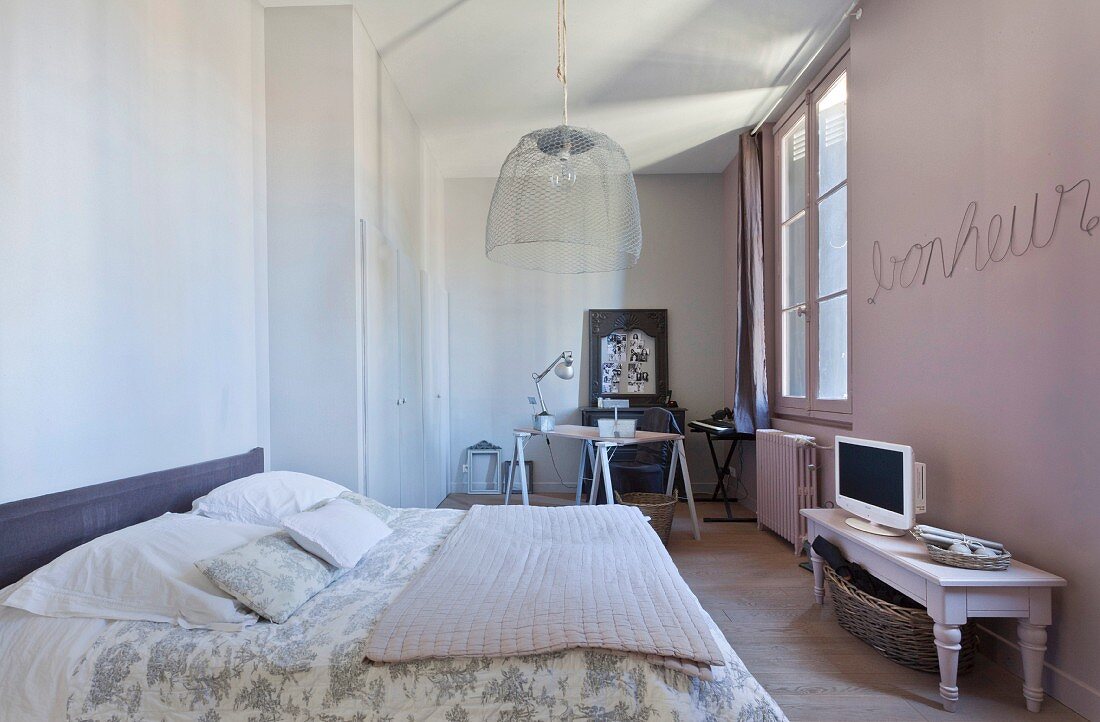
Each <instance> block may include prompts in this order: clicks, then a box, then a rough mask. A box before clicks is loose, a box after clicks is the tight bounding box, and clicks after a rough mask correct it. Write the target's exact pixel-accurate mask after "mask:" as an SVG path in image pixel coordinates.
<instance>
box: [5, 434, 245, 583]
mask: <svg viewBox="0 0 1100 722" xmlns="http://www.w3.org/2000/svg"><path fill="white" fill-rule="evenodd" d="M263 470H264V450H263V449H261V448H255V449H253V450H252V451H249V452H247V453H245V454H238V455H237V456H227V457H226V458H224V459H215V460H214V461H204V462H202V463H200V464H192V465H190V466H181V467H179V468H178V469H168V470H167V471H155V472H153V473H151V474H142V475H141V476H133V477H130V478H129V479H119V480H117V481H108V482H105V483H103V484H96V485H95V486H84V487H81V488H78V489H72V490H70V491H60V492H57V493H56V494H47V495H45V496H38V497H35V498H33V499H22V500H20V501H13V502H10V503H8V504H0V588H2V587H6V586H7V585H9V584H11V583H13V582H17V581H19V580H20V579H22V578H23V577H24V576H26V575H27V574H29V573H30V572H32V571H34V570H35V569H37V568H39V567H40V566H42V565H44V564H48V563H49V562H51V561H53V560H54V559H56V558H57V557H59V556H61V555H62V554H64V553H65V552H67V551H69V550H70V549H72V548H74V547H78V546H80V545H81V544H84V543H85V542H88V541H91V540H92V539H95V538H96V537H98V536H101V535H103V534H108V533H110V532H113V531H117V530H119V529H122V528H123V527H128V526H132V525H134V524H138V523H140V522H143V521H147V520H149V519H152V518H154V517H158V516H160V515H161V514H164V513H165V512H169V511H172V512H185V511H190V509H191V502H193V501H194V500H195V499H197V498H199V497H200V496H202V495H204V494H206V493H208V492H209V491H210V490H211V489H213V488H215V487H218V486H221V485H222V484H225V483H226V482H230V481H233V480H234V479H240V478H241V477H244V476H249V475H250V474H255V473H258V472H261V471H263Z"/></svg>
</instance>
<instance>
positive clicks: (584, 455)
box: [573, 441, 591, 506]
mask: <svg viewBox="0 0 1100 722" xmlns="http://www.w3.org/2000/svg"><path fill="white" fill-rule="evenodd" d="M589 443H591V442H588V441H585V442H584V443H582V444H581V463H580V468H579V469H578V470H577V498H576V499H575V500H574V501H573V504H574V505H575V506H580V504H581V493H582V492H584V470H585V468H586V466H587V465H586V464H585V463H584V462H585V461H586V460H587V459H588V444H589Z"/></svg>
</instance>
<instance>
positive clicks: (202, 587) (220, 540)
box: [0, 514, 271, 631]
mask: <svg viewBox="0 0 1100 722" xmlns="http://www.w3.org/2000/svg"><path fill="white" fill-rule="evenodd" d="M270 533H271V528H270V527H264V526H256V525H252V524H237V523H232V522H226V521H221V520H217V519H207V518H205V517H201V516H196V515H194V514H165V515H164V516H160V517H157V518H156V519H150V520H149V521H146V522H142V523H141V524H135V525H134V526H131V527H127V528H125V529H120V530H119V531H116V532H112V533H110V534H104V535H103V536H101V537H98V538H96V539H93V540H92V541H90V542H88V543H86V544H82V545H80V546H78V547H77V548H75V549H70V550H69V551H67V552H65V553H64V554H62V555H61V556H60V557H58V558H57V559H54V560H53V561H52V562H50V563H49V564H47V565H46V566H44V567H42V568H41V569H38V570H36V571H34V572H31V573H30V574H28V575H27V576H26V577H24V578H23V579H22V580H20V581H18V582H16V583H15V584H13V585H12V586H10V587H8V588H7V589H6V590H4V592H3V594H2V595H0V604H3V605H5V606H8V607H15V608H16V609H25V610H26V611H28V612H32V613H34V614H39V615H42V616H44V617H90V618H94V619H129V620H144V621H150V622H171V623H174V624H178V625H180V626H181V627H186V628H188V629H190V628H206V629H216V630H221V631H237V630H240V629H243V628H244V627H247V626H248V625H250V624H254V623H255V622H256V620H257V617H256V615H255V614H252V613H251V612H249V611H248V610H247V609H246V608H245V607H243V606H242V605H240V604H239V603H238V602H237V601H236V600H235V599H233V598H232V597H231V596H230V595H228V594H226V593H224V592H223V591H222V590H220V589H218V587H217V586H216V585H215V584H214V583H213V582H211V581H210V580H209V579H207V578H206V577H205V576H204V575H203V574H202V572H200V571H199V570H198V569H197V568H196V567H195V562H197V561H198V560H200V559H205V558H207V557H210V556H213V555H215V554H221V553H222V552H225V551H228V550H230V549H234V548H236V547H239V546H241V545H242V544H246V543H248V542H250V541H253V540H254V539H259V538H260V537H262V536H265V535H267V534H270Z"/></svg>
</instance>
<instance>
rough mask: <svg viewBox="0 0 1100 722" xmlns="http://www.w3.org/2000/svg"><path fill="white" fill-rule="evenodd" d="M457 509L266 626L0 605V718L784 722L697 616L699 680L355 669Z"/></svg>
mask: <svg viewBox="0 0 1100 722" xmlns="http://www.w3.org/2000/svg"><path fill="white" fill-rule="evenodd" d="M464 513H465V512H460V511H452V510H406V511H404V512H402V514H401V515H400V516H399V517H398V518H397V519H395V520H394V521H393V522H392V526H393V527H394V534H392V535H390V537H388V538H387V539H385V540H383V541H382V542H380V543H379V544H378V545H377V546H376V547H375V548H374V549H372V550H371V551H370V552H369V553H368V555H367V556H366V557H364V559H363V560H362V561H361V562H360V564H359V565H358V566H357V567H356V568H355V569H353V570H352V571H351V572H349V573H348V574H347V575H345V576H344V577H343V578H342V579H340V580H339V581H337V582H335V583H333V584H332V585H330V586H329V587H328V588H327V589H325V590H324V591H323V592H321V593H320V594H318V595H317V596H315V597H314V598H313V599H311V600H310V601H308V602H307V603H306V604H305V605H304V606H303V607H302V608H301V609H300V610H299V611H298V612H297V613H296V614H295V615H294V616H292V617H291V618H290V620H288V621H287V622H286V623H285V624H281V625H276V624H270V623H260V624H256V625H253V626H252V627H249V628H247V629H245V630H242V631H240V632H232V633H227V632H215V631H210V630H189V629H183V628H181V627H177V626H174V625H171V624H163V623H155V622H117V621H116V622H106V621H102V620H88V619H49V618H44V617H36V616H34V615H31V614H27V613H24V612H20V611H18V610H12V609H7V608H0V659H4V660H5V664H3V665H0V718H2V719H5V720H7V719H18V720H26V721H32V720H87V721H89V722H92V721H96V720H104V721H105V720H148V719H156V720H195V719H197V720H205V721H208V722H213V721H215V720H217V721H218V722H235V721H237V720H240V721H242V722H244V721H245V720H286V721H297V720H302V721H306V720H326V721H329V722H338V721H340V720H349V721H351V720H357V721H360V722H364V721H378V722H381V721H382V720H394V719H401V720H480V719H524V720H541V719H547V720H549V719H563V718H564V719H576V718H586V719H591V718H605V719H680V720H694V719H699V720H760V721H762V722H769V721H771V720H783V719H785V718H784V717H783V713H782V712H781V711H780V710H779V708H778V706H776V704H775V703H774V701H773V700H772V699H771V697H770V696H769V695H768V694H767V693H766V692H765V691H764V689H763V688H762V687H761V686H760V685H759V684H758V683H757V681H756V680H755V679H754V678H753V677H752V675H751V674H750V673H749V672H748V670H747V669H746V668H745V666H744V665H743V664H742V663H741V661H740V659H738V657H737V655H736V654H735V653H734V651H733V650H732V649H731V648H730V646H729V644H728V643H727V641H726V640H725V638H724V637H723V636H722V634H721V632H720V631H719V630H718V628H717V627H716V626H715V625H714V622H713V620H711V619H710V618H709V616H708V617H707V618H706V621H707V625H708V627H709V629H710V633H711V634H712V635H713V637H714V641H715V643H716V644H717V645H718V648H719V649H720V651H721V654H722V657H723V660H724V665H722V666H719V667H715V668H714V680H713V681H702V680H700V679H698V678H695V677H690V676H688V675H685V674H683V673H681V672H677V671H674V670H670V669H667V668H665V667H663V666H661V665H660V664H655V663H653V662H652V661H648V660H647V659H646V658H645V657H643V656H641V655H636V654H624V653H616V652H609V651H601V650H592V649H587V650H579V649H570V650H563V651H557V652H551V653H547V654H537V655H526V656H517V657H500V658H490V657H473V658H445V659H426V660H418V661H414V662H408V663H393V664H389V663H387V664H372V663H366V662H364V661H363V660H364V656H365V651H366V647H367V640H368V638H369V636H370V632H371V630H372V629H373V627H374V624H375V622H376V621H377V619H378V618H379V616H380V614H381V612H382V611H383V610H384V609H386V607H387V606H388V605H389V603H390V602H391V601H392V600H393V599H394V598H395V597H396V596H397V595H398V593H399V592H400V591H401V590H402V589H404V588H405V586H406V585H407V584H408V583H409V582H410V581H411V580H412V579H413V578H415V577H416V575H417V573H418V572H419V571H420V570H421V569H422V568H423V567H424V565H425V564H426V563H427V562H428V560H429V559H431V558H432V556H433V555H434V554H435V553H436V551H437V550H438V549H439V547H440V545H441V544H442V543H443V541H444V540H445V539H446V538H447V537H448V535H449V534H450V533H451V531H452V530H453V529H454V528H455V526H456V524H457V523H458V522H459V520H460V519H461V518H462V517H463V514H464Z"/></svg>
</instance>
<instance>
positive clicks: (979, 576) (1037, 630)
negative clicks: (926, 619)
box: [802, 509, 1066, 712]
mask: <svg viewBox="0 0 1100 722" xmlns="http://www.w3.org/2000/svg"><path fill="white" fill-rule="evenodd" d="M802 516H804V517H806V522H807V538H808V539H809V540H810V541H811V542H812V541H813V540H814V539H815V538H817V537H818V536H821V537H824V538H825V539H827V540H829V541H830V542H832V543H833V544H834V545H835V546H836V547H838V548H839V549H840V551H841V553H843V554H844V556H845V557H846V558H847V559H848V560H849V561H853V562H856V563H858V564H860V565H861V566H862V567H863V568H865V569H866V570H867V571H868V572H870V573H871V574H874V575H875V576H876V577H878V578H879V579H881V580H883V581H884V582H886V583H887V584H890V585H891V586H893V587H894V588H896V589H897V590H898V591H901V592H903V593H904V594H906V595H907V596H909V597H910V598H912V599H913V600H914V601H916V602H919V603H920V604H923V605H924V606H926V607H927V608H928V616H930V617H932V621H933V622H935V625H934V627H933V630H934V632H935V635H936V647H937V651H938V652H939V658H940V696H941V697H943V708H944V709H946V710H947V711H948V712H954V711H955V708H956V706H957V704H958V699H959V688H958V686H956V679H957V676H958V667H959V650H960V649H961V648H962V647H961V645H960V642H961V641H962V631H961V630H960V629H959V626H960V625H963V624H966V622H967V620H968V619H971V618H975V617H1011V618H1015V619H1018V620H1019V622H1018V623H1017V627H1016V629H1017V635H1018V637H1019V641H1020V651H1021V654H1022V657H1023V668H1024V700H1025V701H1026V702H1027V708H1028V710H1030V711H1032V712H1038V711H1039V708H1040V706H1041V705H1042V703H1043V682H1042V675H1043V655H1044V654H1045V652H1046V649H1047V632H1046V628H1047V625H1049V624H1050V623H1051V608H1050V590H1051V588H1052V587H1064V586H1065V585H1066V580H1065V579H1062V578H1061V577H1059V576H1055V575H1054V574H1048V573H1047V572H1044V571H1042V570H1040V569H1036V568H1035V567H1031V566H1028V565H1027V564H1022V563H1020V562H1018V561H1016V560H1013V561H1012V564H1011V565H1010V566H1009V568H1008V569H1006V570H1005V571H1001V572H983V571H976V570H972V569H958V568H956V567H949V566H946V565H944V564H937V563H936V562H934V561H932V559H931V557H929V556H928V551H927V550H926V549H925V547H924V545H923V544H921V543H920V542H918V541H917V540H916V539H914V538H913V537H911V536H908V535H906V536H904V537H884V536H876V535H874V534H869V533H867V532H862V531H858V530H857V529H853V528H852V527H850V526H848V525H847V524H845V523H844V520H845V519H846V518H848V517H849V516H851V514H849V513H848V512H845V511H843V510H841V509H803V510H802ZM810 561H811V562H812V563H813V569H814V597H815V598H816V600H817V603H818V604H822V603H823V602H824V598H825V570H824V567H823V565H824V563H825V562H824V560H823V559H822V558H821V557H819V556H817V555H816V554H814V553H812V552H811V553H810Z"/></svg>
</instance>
